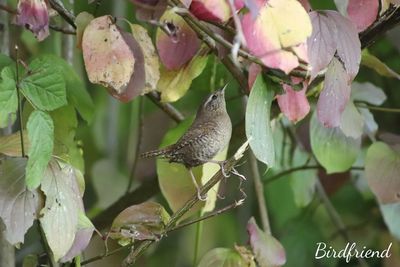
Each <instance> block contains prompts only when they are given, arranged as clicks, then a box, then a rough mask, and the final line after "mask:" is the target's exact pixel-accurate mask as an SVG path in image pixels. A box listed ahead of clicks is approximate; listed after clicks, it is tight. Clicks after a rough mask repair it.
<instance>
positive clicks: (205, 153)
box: [140, 85, 232, 201]
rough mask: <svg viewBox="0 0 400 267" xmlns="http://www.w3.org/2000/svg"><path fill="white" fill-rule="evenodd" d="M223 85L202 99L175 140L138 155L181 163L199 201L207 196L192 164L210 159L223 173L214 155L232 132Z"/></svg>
mask: <svg viewBox="0 0 400 267" xmlns="http://www.w3.org/2000/svg"><path fill="white" fill-rule="evenodd" d="M226 87H227V85H225V86H224V87H222V88H220V89H218V90H216V91H214V92H212V93H211V94H209V95H208V96H207V97H206V98H205V99H204V100H203V102H202V104H201V105H200V106H199V108H198V110H197V113H196V117H195V119H194V121H193V123H192V124H191V126H190V127H189V129H188V130H187V131H186V132H185V133H184V134H183V135H182V136H181V137H180V138H179V140H178V141H177V142H176V143H175V144H172V145H169V146H167V147H164V148H161V149H157V150H153V151H149V152H145V153H142V154H141V155H140V157H141V158H152V157H158V158H164V159H167V160H169V162H170V163H171V162H174V163H180V164H183V165H184V166H185V167H186V169H187V170H188V171H189V174H190V177H191V178H192V181H193V184H194V186H195V188H196V190H197V197H198V198H199V199H200V200H202V201H205V200H206V197H203V196H201V193H200V187H199V185H198V184H197V182H196V178H195V176H194V174H193V171H192V168H193V167H196V166H199V165H202V164H204V163H207V162H211V163H215V164H218V165H219V166H220V167H221V170H222V172H223V173H224V175H225V171H224V165H223V163H224V162H223V161H216V160H213V158H214V157H215V155H217V153H218V152H220V151H221V150H223V149H224V148H225V147H227V146H228V144H229V141H230V139H231V135H232V122H231V119H230V117H229V115H228V112H227V110H226V104H225V89H226Z"/></svg>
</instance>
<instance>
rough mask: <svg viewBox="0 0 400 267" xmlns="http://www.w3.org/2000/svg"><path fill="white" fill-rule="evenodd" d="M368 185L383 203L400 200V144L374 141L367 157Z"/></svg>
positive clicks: (366, 172)
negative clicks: (390, 144) (391, 144)
mask: <svg viewBox="0 0 400 267" xmlns="http://www.w3.org/2000/svg"><path fill="white" fill-rule="evenodd" d="M365 174H366V178H367V181H368V185H369V187H370V188H371V190H372V192H374V194H375V196H376V197H377V198H378V200H379V202H380V203H381V204H388V203H395V202H399V201H400V144H397V145H394V146H389V145H387V144H385V143H383V142H376V143H373V144H372V145H371V146H370V147H369V148H368V151H367V156H366V158H365Z"/></svg>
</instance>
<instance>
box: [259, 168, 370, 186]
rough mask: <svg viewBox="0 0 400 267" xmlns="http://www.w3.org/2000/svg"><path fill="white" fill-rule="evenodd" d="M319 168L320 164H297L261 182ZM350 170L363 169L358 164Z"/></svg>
mask: <svg viewBox="0 0 400 267" xmlns="http://www.w3.org/2000/svg"><path fill="white" fill-rule="evenodd" d="M319 168H323V167H322V166H320V165H302V166H298V167H293V168H290V169H288V170H284V171H282V172H280V173H277V174H275V175H273V176H271V177H269V178H268V179H266V180H264V181H263V183H264V184H269V183H271V182H274V181H276V180H278V179H279V178H281V177H284V176H286V175H288V174H291V173H292V172H297V171H303V170H310V169H319ZM350 170H355V171H363V170H364V167H358V166H353V167H351V168H350Z"/></svg>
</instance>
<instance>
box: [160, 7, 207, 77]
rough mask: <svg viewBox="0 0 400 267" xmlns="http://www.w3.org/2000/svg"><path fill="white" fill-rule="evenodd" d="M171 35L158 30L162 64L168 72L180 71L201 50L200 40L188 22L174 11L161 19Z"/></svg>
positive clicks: (169, 11)
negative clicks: (166, 24)
mask: <svg viewBox="0 0 400 267" xmlns="http://www.w3.org/2000/svg"><path fill="white" fill-rule="evenodd" d="M161 21H166V22H167V23H168V29H169V30H170V34H169V35H167V34H166V33H165V32H164V31H162V30H161V29H158V30H157V37H156V46H157V50H158V54H159V56H160V60H161V62H162V63H163V64H164V66H165V67H166V68H167V69H168V70H178V69H180V68H181V67H182V66H183V65H185V64H186V63H187V62H189V61H190V60H191V59H192V58H193V56H194V55H195V54H196V53H197V51H198V50H199V48H200V40H199V39H198V38H197V35H196V33H195V32H194V31H193V30H192V29H191V28H190V27H189V25H187V24H186V22H185V21H184V20H183V19H182V18H181V17H180V16H179V15H177V14H175V13H174V12H173V11H172V10H168V11H166V12H165V13H164V15H163V16H162V17H161Z"/></svg>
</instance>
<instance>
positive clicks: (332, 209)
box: [316, 179, 368, 267]
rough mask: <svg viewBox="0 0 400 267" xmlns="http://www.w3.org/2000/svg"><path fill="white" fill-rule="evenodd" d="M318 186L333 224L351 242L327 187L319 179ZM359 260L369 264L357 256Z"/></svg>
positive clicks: (365, 266)
mask: <svg viewBox="0 0 400 267" xmlns="http://www.w3.org/2000/svg"><path fill="white" fill-rule="evenodd" d="M316 188H317V193H318V195H319V197H320V198H321V200H322V202H323V204H324V206H325V208H326V211H327V212H328V214H329V217H330V218H331V220H332V222H333V224H334V225H335V226H336V228H337V229H338V232H339V233H340V235H341V236H342V237H343V238H344V240H345V241H347V242H351V239H350V236H349V234H348V233H347V230H346V226H345V224H344V222H343V220H342V218H341V217H340V215H339V213H338V212H337V211H336V209H335V207H334V206H333V204H332V202H331V201H330V199H329V197H328V195H327V194H326V192H325V189H324V187H323V186H322V184H321V181H320V180H318V179H317V183H316ZM357 260H358V262H359V263H360V266H363V267H367V266H368V264H367V262H366V261H365V259H363V258H358V257H357Z"/></svg>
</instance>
